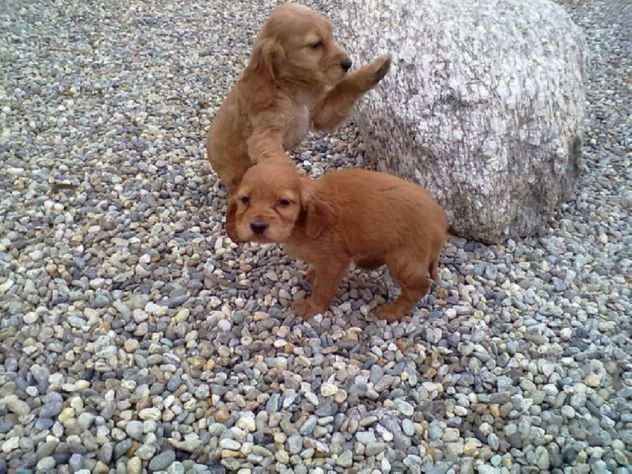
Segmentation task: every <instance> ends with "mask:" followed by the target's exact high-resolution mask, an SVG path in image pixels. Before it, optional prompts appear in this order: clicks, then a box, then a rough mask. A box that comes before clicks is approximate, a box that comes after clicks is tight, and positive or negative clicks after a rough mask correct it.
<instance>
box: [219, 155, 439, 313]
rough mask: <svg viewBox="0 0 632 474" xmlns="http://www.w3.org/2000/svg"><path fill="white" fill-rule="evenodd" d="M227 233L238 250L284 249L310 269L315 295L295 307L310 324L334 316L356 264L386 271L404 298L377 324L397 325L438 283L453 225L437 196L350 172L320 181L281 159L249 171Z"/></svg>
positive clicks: (383, 309)
mask: <svg viewBox="0 0 632 474" xmlns="http://www.w3.org/2000/svg"><path fill="white" fill-rule="evenodd" d="M226 228H227V232H228V235H229V236H230V238H231V239H232V240H234V241H236V242H239V241H250V242H276V243H281V244H283V245H284V246H285V248H286V250H287V252H288V253H289V254H290V255H291V256H293V257H297V258H300V259H302V260H304V261H306V262H307V263H309V264H310V272H309V274H308V278H309V279H310V280H311V283H312V295H311V297H310V298H307V299H305V300H301V301H296V302H295V303H294V310H295V311H296V313H297V314H298V315H300V316H302V317H303V318H309V317H311V316H313V315H314V314H317V313H322V312H324V311H326V310H327V308H328V307H329V305H330V303H331V301H332V300H333V298H334V297H335V295H336V289H337V287H338V285H339V283H340V281H341V279H342V277H343V276H344V274H345V271H346V269H347V267H348V266H349V264H350V263H351V262H352V261H353V262H355V263H356V265H358V266H359V267H362V268H369V269H370V268H376V267H378V266H381V265H386V266H387V267H388V269H389V272H390V274H391V276H392V277H393V278H394V279H395V280H396V281H397V282H398V283H399V284H400V287H401V294H400V296H399V298H398V299H397V300H396V301H395V302H393V303H389V304H384V305H382V306H380V307H379V308H378V309H377V316H378V318H380V319H386V320H390V321H392V320H398V319H400V318H402V317H403V316H405V315H406V314H407V313H409V312H410V311H411V309H412V308H413V306H414V305H415V304H416V303H417V301H418V300H419V299H420V298H422V297H423V296H425V295H426V293H428V290H429V289H430V283H431V281H430V278H433V279H435V280H436V278H437V264H438V261H439V253H440V251H441V248H442V247H443V245H444V243H445V241H446V238H447V230H448V224H447V219H446V215H445V212H444V211H443V209H442V208H441V207H440V206H439V204H437V202H436V201H435V200H434V199H433V197H432V196H431V195H430V193H429V192H428V191H426V190H425V189H423V188H421V187H420V186H417V185H415V184H413V183H410V182H407V181H404V180H403V179H400V178H397V177H395V176H392V175H389V174H385V173H378V172H375V171H368V170H362V169H345V170H338V171H330V172H328V173H326V174H325V175H324V176H323V177H321V178H320V179H318V180H312V179H309V178H305V177H301V176H299V175H298V174H297V172H296V168H295V166H294V165H293V163H291V162H289V161H288V160H286V159H282V158H278V159H271V160H266V161H262V162H260V163H258V164H257V165H255V166H253V167H251V168H249V169H248V170H247V171H246V173H245V174H244V176H243V178H242V180H241V182H240V184H239V186H238V187H237V188H236V189H235V192H234V193H232V195H231V197H230V201H229V206H228V211H227V216H226Z"/></svg>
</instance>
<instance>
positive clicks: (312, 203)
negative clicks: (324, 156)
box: [301, 177, 336, 239]
mask: <svg viewBox="0 0 632 474" xmlns="http://www.w3.org/2000/svg"><path fill="white" fill-rule="evenodd" d="M301 205H302V208H303V222H304V225H305V234H306V235H307V237H309V238H310V239H317V238H318V237H320V235H321V234H322V233H323V231H325V230H326V229H327V228H329V227H331V226H332V225H333V223H334V221H335V218H336V215H335V211H334V208H333V207H332V206H331V204H330V203H329V202H327V201H325V200H324V199H323V198H322V197H321V196H320V195H319V193H318V192H317V191H316V190H315V189H314V184H313V181H312V180H310V179H309V178H304V177H303V178H301Z"/></svg>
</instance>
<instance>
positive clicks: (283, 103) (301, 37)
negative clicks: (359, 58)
mask: <svg viewBox="0 0 632 474" xmlns="http://www.w3.org/2000/svg"><path fill="white" fill-rule="evenodd" d="M390 64H391V59H390V56H388V55H386V56H380V57H378V58H376V59H375V60H373V62H371V63H370V64H368V65H366V66H364V67H362V68H360V69H358V70H356V71H353V72H348V71H349V69H350V68H351V59H349V57H348V56H347V54H346V53H345V51H344V50H343V49H342V48H341V47H340V46H339V45H338V43H336V41H335V39H334V37H333V34H332V26H331V23H330V21H329V20H328V19H327V18H325V17H324V16H322V15H320V14H319V13H317V12H315V11H313V10H311V9H309V8H307V7H305V6H303V5H298V4H296V3H286V4H283V5H281V6H279V7H277V8H276V9H274V10H273V12H272V14H271V16H270V18H269V19H268V20H267V21H266V23H265V24H264V26H263V28H262V29H261V31H260V32H259V33H258V35H257V38H256V41H255V46H254V49H253V51H252V55H251V58H250V62H249V64H248V66H247V67H246V69H245V70H244V71H243V73H242V75H241V76H240V78H239V79H238V81H237V83H236V84H235V85H234V87H233V88H232V89H231V91H230V92H229V94H228V96H227V97H226V99H225V100H224V103H223V104H222V106H221V107H220V109H219V111H218V112H217V115H216V116H215V119H214V121H213V124H212V126H211V128H210V130H209V134H208V141H207V157H208V159H209V161H210V163H211V165H212V167H213V169H214V170H215V172H216V173H217V174H218V175H219V178H220V179H221V181H222V183H224V185H225V186H226V187H227V188H228V189H230V188H232V187H233V186H235V185H236V184H237V183H238V182H239V180H240V179H241V176H242V175H243V174H244V172H245V171H246V169H248V167H250V166H252V165H253V164H255V163H257V162H259V161H261V160H264V159H266V158H268V157H270V156H279V155H281V154H284V153H285V152H286V151H287V150H289V149H291V148H292V147H294V146H295V145H297V144H298V143H300V142H301V141H302V140H303V138H304V137H305V135H306V134H307V132H308V130H309V129H310V128H312V127H313V128H314V129H316V130H332V129H334V128H336V127H337V126H339V125H340V124H341V123H342V122H343V121H344V120H345V119H346V118H347V117H348V116H349V115H350V113H351V110H352V108H353V106H354V104H355V103H356V102H357V101H358V99H360V97H362V96H363V95H364V94H365V93H366V92H367V91H369V90H370V89H372V88H373V87H374V86H375V85H376V84H377V83H378V82H379V81H380V80H381V79H382V78H383V77H384V76H385V75H386V73H387V72H388V70H389V68H390Z"/></svg>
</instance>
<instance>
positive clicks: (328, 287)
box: [293, 260, 349, 319]
mask: <svg viewBox="0 0 632 474" xmlns="http://www.w3.org/2000/svg"><path fill="white" fill-rule="evenodd" d="M348 266H349V261H348V260H337V261H335V262H331V261H328V262H326V264H318V265H312V266H311V267H310V269H311V270H313V277H312V278H313V281H312V284H313V286H312V296H310V297H309V298H306V299H304V300H297V301H295V302H294V304H293V307H294V311H295V312H296V314H297V315H299V316H300V317H302V318H303V319H309V318H311V317H312V316H314V315H315V314H318V313H324V312H325V311H327V308H329V305H330V304H331V300H333V299H334V297H335V296H336V290H337V289H338V285H339V284H340V280H342V277H343V275H344V274H345V270H346V269H347V267H348Z"/></svg>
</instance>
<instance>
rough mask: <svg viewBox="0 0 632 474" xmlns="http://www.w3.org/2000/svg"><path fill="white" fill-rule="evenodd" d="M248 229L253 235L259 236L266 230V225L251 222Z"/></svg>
mask: <svg viewBox="0 0 632 474" xmlns="http://www.w3.org/2000/svg"><path fill="white" fill-rule="evenodd" d="M250 228H251V229H252V231H253V232H254V233H255V234H257V235H261V234H263V233H264V232H265V231H266V229H267V228H268V224H266V223H265V222H251V223H250Z"/></svg>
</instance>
